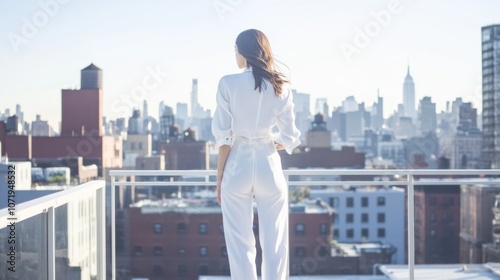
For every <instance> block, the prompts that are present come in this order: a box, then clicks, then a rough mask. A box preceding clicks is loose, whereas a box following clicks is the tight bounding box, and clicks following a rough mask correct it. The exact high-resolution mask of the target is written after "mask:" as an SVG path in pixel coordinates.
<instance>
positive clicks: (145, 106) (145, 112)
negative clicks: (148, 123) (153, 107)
mask: <svg viewBox="0 0 500 280" xmlns="http://www.w3.org/2000/svg"><path fill="white" fill-rule="evenodd" d="M142 118H143V119H144V120H145V119H147V118H149V112H148V102H147V101H146V100H144V101H143V102H142Z"/></svg>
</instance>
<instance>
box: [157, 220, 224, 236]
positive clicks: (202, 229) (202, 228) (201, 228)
mask: <svg viewBox="0 0 500 280" xmlns="http://www.w3.org/2000/svg"><path fill="white" fill-rule="evenodd" d="M153 232H154V233H155V234H161V233H163V225H162V224H160V223H155V224H153ZM177 233H179V234H186V233H187V224H186V223H179V224H177ZM198 233H199V234H207V233H208V227H207V224H206V223H200V224H199V225H198ZM220 233H221V234H224V229H223V227H222V225H221V226H220Z"/></svg>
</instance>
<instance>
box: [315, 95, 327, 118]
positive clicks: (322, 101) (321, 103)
mask: <svg viewBox="0 0 500 280" xmlns="http://www.w3.org/2000/svg"><path fill="white" fill-rule="evenodd" d="M328 111H330V109H329V107H328V101H327V99H326V98H324V97H323V98H317V99H316V108H315V110H314V114H318V113H319V114H322V115H323V116H324V117H325V118H328V114H329V112H328Z"/></svg>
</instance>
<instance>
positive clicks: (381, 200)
mask: <svg viewBox="0 0 500 280" xmlns="http://www.w3.org/2000/svg"><path fill="white" fill-rule="evenodd" d="M377 206H385V197H383V196H379V197H377Z"/></svg>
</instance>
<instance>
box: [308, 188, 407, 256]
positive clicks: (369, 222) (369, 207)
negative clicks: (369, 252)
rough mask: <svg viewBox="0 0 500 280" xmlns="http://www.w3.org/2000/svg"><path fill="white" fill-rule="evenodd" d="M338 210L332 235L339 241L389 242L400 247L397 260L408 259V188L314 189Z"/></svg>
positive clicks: (315, 192)
mask: <svg viewBox="0 0 500 280" xmlns="http://www.w3.org/2000/svg"><path fill="white" fill-rule="evenodd" d="M310 196H311V198H321V199H322V200H323V201H325V202H327V203H328V204H329V205H330V206H331V207H332V208H333V209H334V211H335V214H334V215H333V235H334V236H333V238H334V239H335V240H337V242H342V243H349V242H377V241H382V242H384V243H390V244H392V245H393V246H394V247H396V248H397V252H396V254H394V256H393V260H392V262H393V263H394V264H403V263H404V262H405V254H406V250H405V213H406V211H405V192H404V190H403V189H401V188H382V189H377V188H355V187H353V188H351V189H349V190H346V189H344V188H329V189H325V190H311V195H310Z"/></svg>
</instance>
